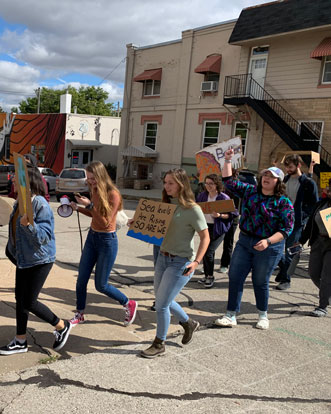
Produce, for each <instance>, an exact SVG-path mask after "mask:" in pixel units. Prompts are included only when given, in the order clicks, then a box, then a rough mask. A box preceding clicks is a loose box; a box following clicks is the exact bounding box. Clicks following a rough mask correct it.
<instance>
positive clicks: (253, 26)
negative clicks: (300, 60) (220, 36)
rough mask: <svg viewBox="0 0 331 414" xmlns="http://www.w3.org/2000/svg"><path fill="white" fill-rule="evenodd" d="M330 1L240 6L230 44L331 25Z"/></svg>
mask: <svg viewBox="0 0 331 414" xmlns="http://www.w3.org/2000/svg"><path fill="white" fill-rule="evenodd" d="M330 4H331V3H330V0H283V1H282V0H278V1H274V2H272V3H265V4H262V5H259V6H253V7H248V8H246V9H243V10H242V12H241V14H240V16H239V19H238V21H237V23H236V25H235V27H234V29H233V32H232V34H231V36H230V39H229V43H230V44H241V43H243V42H245V41H248V40H252V39H257V38H263V37H268V36H273V35H278V34H282V33H290V32H294V31H298V30H304V29H309V28H315V27H319V26H327V25H331V8H330Z"/></svg>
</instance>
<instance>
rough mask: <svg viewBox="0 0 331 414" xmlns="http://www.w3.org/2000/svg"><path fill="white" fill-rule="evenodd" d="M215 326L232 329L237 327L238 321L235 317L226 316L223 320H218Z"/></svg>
mask: <svg viewBox="0 0 331 414" xmlns="http://www.w3.org/2000/svg"><path fill="white" fill-rule="evenodd" d="M214 324H215V325H217V326H223V327H224V328H232V326H236V325H237V320H236V317H235V316H229V315H224V316H222V318H219V319H216V321H214Z"/></svg>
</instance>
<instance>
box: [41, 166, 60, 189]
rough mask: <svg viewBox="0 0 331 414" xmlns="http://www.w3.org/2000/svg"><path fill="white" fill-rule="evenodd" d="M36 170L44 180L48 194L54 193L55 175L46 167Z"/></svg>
mask: <svg viewBox="0 0 331 414" xmlns="http://www.w3.org/2000/svg"><path fill="white" fill-rule="evenodd" d="M38 170H39V171H40V173H41V174H42V175H43V176H44V178H45V181H46V183H47V187H48V192H49V193H50V192H51V191H55V189H56V178H57V174H55V172H54V171H53V170H52V169H51V168H47V167H38Z"/></svg>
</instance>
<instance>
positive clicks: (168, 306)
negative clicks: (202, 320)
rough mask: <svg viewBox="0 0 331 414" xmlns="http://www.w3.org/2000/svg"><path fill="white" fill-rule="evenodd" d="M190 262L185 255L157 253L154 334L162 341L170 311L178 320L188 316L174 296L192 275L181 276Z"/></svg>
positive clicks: (164, 337) (180, 320) (182, 320)
mask: <svg viewBox="0 0 331 414" xmlns="http://www.w3.org/2000/svg"><path fill="white" fill-rule="evenodd" d="M190 263H191V262H190V261H189V260H188V259H187V258H185V257H179V256H175V257H166V256H164V255H163V254H162V253H160V254H159V256H158V258H157V262H156V266H155V278H154V292H155V310H156V319H157V328H156V336H157V337H158V338H159V339H161V340H162V341H164V340H165V339H166V337H167V332H168V329H169V325H170V312H171V313H172V314H173V315H175V317H176V318H177V319H178V320H179V322H187V320H188V316H187V314H186V312H184V310H183V308H182V307H181V306H180V305H179V304H178V303H177V302H175V297H176V296H177V295H178V293H179V292H180V291H181V290H182V289H183V287H184V286H185V285H186V284H187V282H188V281H189V280H190V279H191V277H192V276H193V273H194V272H192V273H190V274H189V275H186V276H183V275H182V273H183V270H184V269H185V267H186V266H187V265H189V264H190Z"/></svg>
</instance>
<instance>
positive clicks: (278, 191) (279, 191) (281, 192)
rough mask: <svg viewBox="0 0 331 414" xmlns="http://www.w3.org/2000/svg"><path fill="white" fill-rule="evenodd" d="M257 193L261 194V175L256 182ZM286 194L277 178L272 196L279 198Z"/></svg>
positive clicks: (284, 186)
mask: <svg viewBox="0 0 331 414" xmlns="http://www.w3.org/2000/svg"><path fill="white" fill-rule="evenodd" d="M257 191H258V192H259V193H261V194H262V175H261V176H260V177H259V179H258V182H257ZM285 194H286V185H285V184H284V183H283V182H282V181H280V179H279V178H277V183H276V185H275V188H274V196H275V197H281V196H282V195H285Z"/></svg>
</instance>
